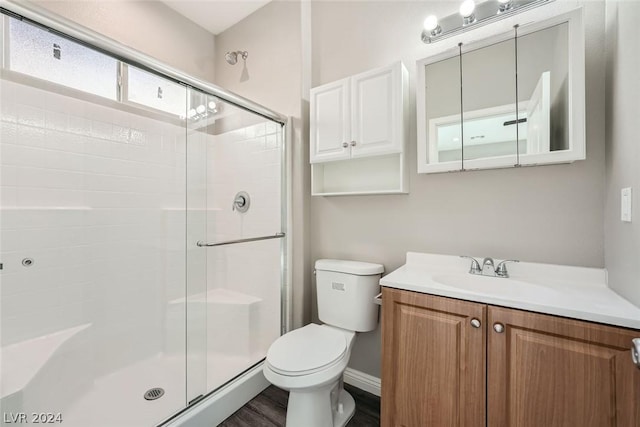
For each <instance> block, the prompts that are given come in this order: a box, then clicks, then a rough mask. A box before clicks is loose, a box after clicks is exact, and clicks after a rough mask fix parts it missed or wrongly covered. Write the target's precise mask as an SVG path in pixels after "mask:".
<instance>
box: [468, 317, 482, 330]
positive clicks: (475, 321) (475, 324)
mask: <svg viewBox="0 0 640 427" xmlns="http://www.w3.org/2000/svg"><path fill="white" fill-rule="evenodd" d="M470 323H471V326H473V327H474V328H476V329H477V328H479V327H480V326H482V323H481V322H480V320H478V319H476V318H475V317H474V318H473V319H471V322H470Z"/></svg>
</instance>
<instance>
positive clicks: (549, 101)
mask: <svg viewBox="0 0 640 427" xmlns="http://www.w3.org/2000/svg"><path fill="white" fill-rule="evenodd" d="M568 37H569V24H568V23H567V22H564V23H562V24H559V25H555V26H552V27H549V28H545V29H543V30H540V31H536V32H533V33H529V34H526V35H523V36H520V37H518V96H519V98H520V99H521V100H523V104H525V105H526V111H527V117H528V119H527V122H526V123H520V124H519V133H520V135H526V139H527V143H526V145H525V146H523V147H521V148H520V155H521V156H524V157H525V158H526V156H527V155H532V154H541V153H549V152H552V151H562V150H568V149H569V102H568V99H569V89H568V88H569V60H568V58H569V49H568V46H569V43H568V40H569V39H568Z"/></svg>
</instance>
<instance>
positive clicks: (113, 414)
mask: <svg viewBox="0 0 640 427" xmlns="http://www.w3.org/2000/svg"><path fill="white" fill-rule="evenodd" d="M259 360H260V359H258V360H249V359H248V358H243V357H230V356H226V355H209V358H208V360H207V366H209V367H210V370H212V369H211V368H213V367H215V372H208V373H207V389H208V390H212V389H215V388H217V387H219V386H221V385H222V384H224V383H225V382H227V381H229V380H230V379H231V378H233V377H234V376H235V375H237V373H238V372H242V371H243V370H245V369H247V368H248V367H250V366H252V365H253V364H255V363H257V362H258V361H259ZM184 369H185V359H184V357H177V356H163V355H159V356H156V357H153V358H150V359H147V360H143V361H140V362H138V363H136V364H133V365H130V366H128V367H126V368H123V369H121V370H119V371H116V372H114V373H112V374H109V375H107V376H104V377H102V378H99V379H96V380H95V381H94V384H93V387H92V388H91V389H90V390H88V392H87V393H86V394H84V395H83V396H82V397H81V398H80V399H77V400H76V401H75V402H74V403H73V405H72V406H70V407H69V409H68V410H66V411H65V412H64V413H63V414H62V415H63V419H64V425H65V427H116V426H117V427H142V426H145V427H147V426H148V427H151V426H154V425H157V424H159V423H161V422H162V421H163V420H164V419H166V418H167V415H168V414H171V413H177V412H179V411H180V410H182V409H183V408H184V407H185V404H186V391H185V376H184ZM153 387H161V388H163V389H164V392H165V393H164V395H163V396H162V397H161V398H159V399H157V400H151V401H149V400H145V399H144V393H145V392H146V391H147V390H149V389H150V388H153ZM202 392H203V393H206V391H205V390H202ZM212 425H213V424H212Z"/></svg>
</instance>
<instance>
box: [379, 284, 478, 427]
mask: <svg viewBox="0 0 640 427" xmlns="http://www.w3.org/2000/svg"><path fill="white" fill-rule="evenodd" d="M382 301H383V302H382V401H381V405H382V406H381V425H382V426H389V427H391V426H393V427H396V426H398V427H399V426H404V427H425V426H434V427H436V426H437V427H454V426H456V427H457V426H464V427H481V426H484V425H485V418H486V416H485V407H486V404H485V402H486V398H485V391H486V359H485V357H486V352H485V351H484V348H485V346H486V332H485V329H484V325H485V324H486V320H487V307H486V306H485V305H482V304H476V303H472V302H467V301H460V300H455V299H449V298H435V297H432V296H430V295H426V294H420V293H416V292H408V291H398V290H395V289H389V288H383V291H382ZM472 321H473V323H472ZM474 325H475V326H474Z"/></svg>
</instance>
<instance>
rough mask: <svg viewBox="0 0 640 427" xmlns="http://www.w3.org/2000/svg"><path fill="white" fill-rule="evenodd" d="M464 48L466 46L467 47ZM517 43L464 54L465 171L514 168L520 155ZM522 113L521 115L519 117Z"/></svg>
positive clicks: (463, 126) (500, 44)
mask: <svg viewBox="0 0 640 427" xmlns="http://www.w3.org/2000/svg"><path fill="white" fill-rule="evenodd" d="M463 49H464V47H463ZM515 62H516V40H515V38H510V39H508V40H505V41H501V42H498V43H494V44H491V45H488V46H484V47H482V48H479V49H474V50H470V51H466V52H465V51H464V50H463V54H462V70H463V71H462V110H463V122H462V131H463V142H464V144H463V153H464V155H463V159H464V161H463V163H462V169H478V168H481V167H483V166H487V162H486V161H478V160H479V159H483V160H486V159H491V166H492V167H501V166H513V165H515V164H516V163H517V154H518V144H517V141H518V126H517V122H518V118H519V117H520V116H521V114H522V113H521V110H522V109H520V111H518V108H517V107H516V100H517V95H516V74H515V72H514V65H515ZM518 113H520V114H518Z"/></svg>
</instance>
